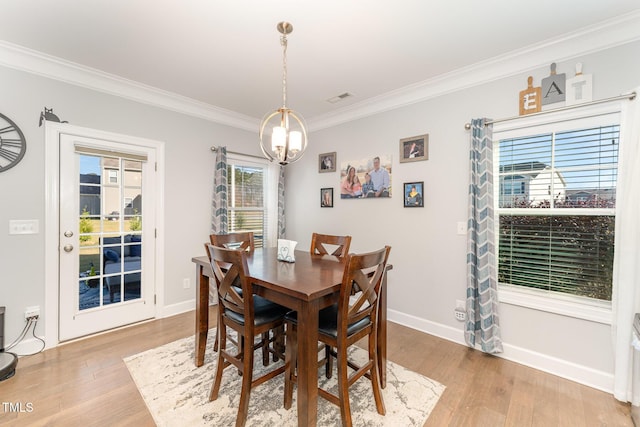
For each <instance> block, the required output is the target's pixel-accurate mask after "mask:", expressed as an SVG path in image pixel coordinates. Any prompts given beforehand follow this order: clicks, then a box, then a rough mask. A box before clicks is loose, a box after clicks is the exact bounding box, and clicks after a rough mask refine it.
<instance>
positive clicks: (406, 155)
mask: <svg viewBox="0 0 640 427" xmlns="http://www.w3.org/2000/svg"><path fill="white" fill-rule="evenodd" d="M428 159H429V135H426V134H425V135H419V136H412V137H410V138H403V139H401V140H400V163H405V162H417V161H420V160H428Z"/></svg>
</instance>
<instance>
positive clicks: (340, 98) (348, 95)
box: [327, 92, 354, 104]
mask: <svg viewBox="0 0 640 427" xmlns="http://www.w3.org/2000/svg"><path fill="white" fill-rule="evenodd" d="M352 96H354V95H353V94H352V93H349V92H345V93H341V94H340V95H337V96H334V97H333V98H329V99H327V102H330V103H332V104H335V103H337V102H340V101H344V100H345V99H347V98H351V97H352Z"/></svg>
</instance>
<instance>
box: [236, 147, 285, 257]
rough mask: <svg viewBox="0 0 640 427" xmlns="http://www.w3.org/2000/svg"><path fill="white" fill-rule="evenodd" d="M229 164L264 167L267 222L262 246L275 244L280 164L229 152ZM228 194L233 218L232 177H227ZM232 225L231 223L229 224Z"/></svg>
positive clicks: (264, 205)
mask: <svg viewBox="0 0 640 427" xmlns="http://www.w3.org/2000/svg"><path fill="white" fill-rule="evenodd" d="M227 166H240V167H243V166H246V167H262V168H264V173H263V184H262V185H263V197H264V203H263V208H262V210H264V215H265V224H264V225H263V233H264V236H263V243H262V246H263V247H265V248H267V247H272V246H275V245H276V243H277V239H278V179H279V172H280V171H279V165H277V164H274V163H272V162H269V161H268V160H267V159H261V158H258V157H254V156H248V155H242V154H235V153H229V154H227ZM227 194H228V197H229V200H228V201H227V206H228V210H229V218H231V214H230V212H231V209H232V207H231V194H232V191H231V177H229V176H228V177H227ZM229 225H230V224H229Z"/></svg>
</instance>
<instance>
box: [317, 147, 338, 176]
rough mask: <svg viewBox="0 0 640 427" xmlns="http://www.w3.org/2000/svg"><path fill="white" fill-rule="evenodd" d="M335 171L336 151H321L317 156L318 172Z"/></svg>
mask: <svg viewBox="0 0 640 427" xmlns="http://www.w3.org/2000/svg"><path fill="white" fill-rule="evenodd" d="M335 171H336V152H335V151H334V152H333V153H322V154H320V155H319V156H318V172H335Z"/></svg>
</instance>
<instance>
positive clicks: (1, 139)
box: [0, 114, 27, 172]
mask: <svg viewBox="0 0 640 427" xmlns="http://www.w3.org/2000/svg"><path fill="white" fill-rule="evenodd" d="M25 151H27V141H26V139H25V138H24V134H23V133H22V131H21V130H20V128H19V127H18V125H16V124H15V123H14V122H13V121H12V120H11V119H10V118H8V117H7V116H5V115H4V114H0V172H4V171H6V170H8V169H11V168H12V167H14V166H15V165H17V164H18V163H19V162H20V160H22V158H23V157H24V153H25Z"/></svg>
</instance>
